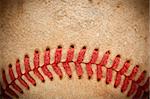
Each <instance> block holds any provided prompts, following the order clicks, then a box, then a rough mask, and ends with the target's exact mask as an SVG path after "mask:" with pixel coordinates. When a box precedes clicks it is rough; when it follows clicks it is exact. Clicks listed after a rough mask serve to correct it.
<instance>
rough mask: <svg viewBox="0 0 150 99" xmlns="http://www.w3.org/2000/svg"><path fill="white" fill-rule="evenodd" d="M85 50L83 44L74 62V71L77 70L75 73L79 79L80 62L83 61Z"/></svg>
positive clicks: (81, 72) (80, 72)
mask: <svg viewBox="0 0 150 99" xmlns="http://www.w3.org/2000/svg"><path fill="white" fill-rule="evenodd" d="M85 52H86V47H85V46H84V47H83V48H82V49H81V50H80V52H79V54H78V58H77V60H76V61H75V62H74V63H75V67H76V72H77V75H78V77H79V79H80V78H81V76H82V74H83V70H82V67H81V63H82V61H83V58H84V55H85Z"/></svg>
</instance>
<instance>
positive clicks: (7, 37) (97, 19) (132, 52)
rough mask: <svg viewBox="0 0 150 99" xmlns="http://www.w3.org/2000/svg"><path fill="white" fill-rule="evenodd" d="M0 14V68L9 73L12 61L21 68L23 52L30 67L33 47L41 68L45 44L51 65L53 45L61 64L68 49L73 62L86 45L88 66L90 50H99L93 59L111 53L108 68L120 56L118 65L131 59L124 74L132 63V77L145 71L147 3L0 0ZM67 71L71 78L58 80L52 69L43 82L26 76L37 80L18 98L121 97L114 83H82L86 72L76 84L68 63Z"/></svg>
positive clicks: (133, 0)
mask: <svg viewBox="0 0 150 99" xmlns="http://www.w3.org/2000/svg"><path fill="white" fill-rule="evenodd" d="M0 11H1V12H0V19H1V20H0V68H4V69H5V70H7V69H8V64H9V63H11V64H12V65H13V68H14V69H15V66H14V65H15V62H16V59H17V58H19V59H20V60H21V63H22V64H23V57H24V55H25V54H28V55H29V56H30V59H31V60H30V61H31V66H33V60H32V59H33V53H34V50H35V49H38V50H39V51H40V55H41V56H40V57H41V58H40V59H41V60H40V64H41V65H42V64H43V52H44V50H45V48H46V47H47V46H48V47H50V49H51V52H52V54H51V58H52V59H51V61H53V60H54V52H55V49H56V48H57V46H58V45H61V46H62V48H63V56H62V60H65V57H66V53H67V50H68V48H69V46H70V45H71V44H74V45H75V58H74V60H75V59H76V57H77V55H78V52H79V50H80V49H81V48H82V47H83V46H86V47H87V52H86V55H85V59H84V62H88V61H89V59H90V57H91V53H92V51H93V50H94V49H95V48H99V51H100V57H99V59H98V61H100V59H101V58H102V56H103V54H104V53H105V52H106V51H108V50H110V52H111V56H110V60H109V63H108V67H109V66H110V64H111V61H112V60H113V59H114V57H115V56H116V55H118V54H120V55H121V64H120V65H119V66H120V67H121V66H122V65H123V63H124V62H125V61H126V60H128V59H129V60H131V67H130V69H129V72H128V73H130V72H131V71H130V70H131V69H132V68H133V66H135V65H139V66H140V72H139V73H138V75H139V74H140V73H141V72H142V71H143V70H147V71H149V67H148V66H149V65H150V63H149V62H148V61H149V60H150V59H149V55H150V54H149V52H148V50H149V48H148V34H149V30H148V24H149V23H148V0H1V1H0ZM83 67H84V66H83ZM93 68H94V66H93ZM72 69H73V70H74V73H73V78H71V79H69V78H68V77H67V76H64V78H63V79H62V80H59V78H58V76H57V75H56V74H55V73H54V72H53V71H52V72H53V74H54V80H53V81H50V80H49V79H48V78H46V77H45V79H46V82H45V83H41V81H40V80H39V79H38V78H36V77H35V76H34V75H33V74H32V73H31V75H32V76H33V77H35V79H37V86H36V87H33V86H32V85H31V84H30V83H29V85H30V86H31V88H30V90H29V91H27V90H26V89H24V94H23V95H19V96H20V98H21V99H35V98H36V99H127V97H126V93H123V94H122V93H121V91H120V87H119V88H117V89H115V88H114V87H113V82H114V81H113V82H112V83H111V84H109V85H106V84H105V79H102V81H100V82H97V81H96V74H94V77H93V78H92V79H91V80H88V79H87V74H86V73H84V76H83V78H82V79H80V80H79V79H78V77H77V75H76V72H75V68H74V65H73V64H72ZM22 70H23V71H24V68H23V67H22ZM0 73H1V72H0ZM15 74H16V73H15ZM64 75H65V73H64ZM0 81H1V82H2V79H1V78H0ZM2 85H3V83H2Z"/></svg>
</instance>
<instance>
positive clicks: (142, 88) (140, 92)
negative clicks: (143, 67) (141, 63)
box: [133, 78, 149, 99]
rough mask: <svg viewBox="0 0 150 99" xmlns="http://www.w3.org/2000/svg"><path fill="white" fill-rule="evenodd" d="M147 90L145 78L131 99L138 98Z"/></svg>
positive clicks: (147, 84) (147, 83)
mask: <svg viewBox="0 0 150 99" xmlns="http://www.w3.org/2000/svg"><path fill="white" fill-rule="evenodd" d="M148 88H149V78H147V81H146V82H145V83H144V85H142V86H139V87H138V89H137V92H136V94H135V95H134V96H133V99H138V98H140V97H141V96H142V94H144V92H146V90H147V89H148Z"/></svg>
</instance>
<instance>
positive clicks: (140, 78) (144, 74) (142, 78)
mask: <svg viewBox="0 0 150 99" xmlns="http://www.w3.org/2000/svg"><path fill="white" fill-rule="evenodd" d="M145 76H146V71H143V72H142V73H141V75H140V76H139V78H138V79H137V81H136V83H138V84H140V83H141V82H142V81H143V80H144V79H145Z"/></svg>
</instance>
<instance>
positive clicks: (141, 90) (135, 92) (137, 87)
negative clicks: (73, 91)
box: [1, 45, 150, 99]
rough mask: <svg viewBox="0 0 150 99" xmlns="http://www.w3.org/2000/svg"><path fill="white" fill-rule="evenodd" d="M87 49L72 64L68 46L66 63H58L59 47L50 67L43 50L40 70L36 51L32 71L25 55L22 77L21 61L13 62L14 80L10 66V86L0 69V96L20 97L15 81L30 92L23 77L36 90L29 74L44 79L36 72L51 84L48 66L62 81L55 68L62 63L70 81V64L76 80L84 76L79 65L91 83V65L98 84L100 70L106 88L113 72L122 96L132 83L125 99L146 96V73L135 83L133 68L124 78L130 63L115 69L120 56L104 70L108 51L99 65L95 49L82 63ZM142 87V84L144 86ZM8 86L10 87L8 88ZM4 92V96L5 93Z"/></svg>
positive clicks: (36, 51) (100, 77)
mask: <svg viewBox="0 0 150 99" xmlns="http://www.w3.org/2000/svg"><path fill="white" fill-rule="evenodd" d="M86 50H87V48H86V46H84V47H83V48H82V49H81V50H80V51H79V53H78V57H77V60H76V61H73V58H74V45H71V46H70V48H69V50H68V51H67V56H66V60H65V61H63V62H62V61H61V56H62V47H61V46H58V48H57V49H56V51H55V58H54V62H53V63H50V48H48V47H47V48H46V50H45V51H44V64H43V65H42V66H39V64H40V57H39V56H40V53H39V51H38V50H35V52H34V58H33V64H34V68H33V69H31V67H30V61H29V56H28V55H27V54H26V55H25V56H24V67H25V73H22V71H21V66H20V61H19V59H17V61H16V65H15V67H16V72H17V77H15V76H14V72H13V69H12V65H11V64H9V70H8V71H9V76H10V79H11V82H10V83H8V81H7V78H6V74H5V70H4V69H2V79H3V82H4V84H5V86H6V87H5V88H4V89H3V88H1V89H2V93H3V96H4V97H8V98H10V96H9V95H7V93H9V94H10V95H11V96H15V97H17V98H18V97H19V96H18V94H17V93H16V92H15V91H14V90H16V91H17V92H19V93H22V94H23V90H22V89H21V88H20V86H19V85H17V84H16V83H15V81H16V80H18V81H19V82H20V84H21V85H22V86H24V87H25V88H26V89H29V85H28V84H27V81H25V80H24V79H22V76H23V75H24V76H25V77H26V79H27V80H28V81H29V82H30V83H31V84H32V85H34V86H36V81H35V79H34V78H33V77H32V76H31V75H30V72H31V71H33V73H34V74H35V75H36V76H37V77H38V78H39V79H40V80H41V81H42V82H44V81H45V79H44V76H43V75H42V74H41V73H40V71H39V68H41V69H42V72H43V74H44V75H45V76H47V77H48V78H49V79H50V80H53V74H52V73H51V72H50V70H49V69H48V66H52V68H53V70H54V71H55V73H56V74H57V75H58V76H59V77H60V79H62V77H63V73H62V70H61V69H60V67H59V66H58V64H59V63H62V66H63V68H64V70H65V72H66V74H67V75H68V77H69V78H71V77H72V70H71V67H70V65H69V63H74V64H75V69H76V73H77V75H78V77H79V79H81V77H82V75H83V68H82V66H81V64H85V65H86V71H87V75H88V78H89V79H91V77H92V75H93V70H92V65H93V64H95V65H96V75H97V81H100V80H101V79H102V78H103V76H102V72H103V71H102V67H105V68H106V78H105V79H106V84H110V83H111V81H112V79H113V72H116V76H115V83H114V87H115V88H117V87H118V86H119V85H121V92H122V93H124V92H125V91H127V88H128V87H129V83H130V82H131V87H130V89H129V90H128V91H127V96H128V97H130V96H133V97H132V98H133V99H137V98H139V97H142V96H143V95H146V93H147V92H148V91H149V89H148V88H149V78H150V77H148V78H147V80H146V82H144V81H145V79H146V71H143V72H142V73H141V74H140V76H139V77H138V79H137V80H135V76H136V74H137V73H138V71H139V66H138V65H136V66H134V68H133V69H132V71H131V73H130V74H129V75H126V74H125V73H126V72H127V70H128V69H129V66H130V61H129V60H127V61H126V62H125V63H124V65H123V66H122V68H121V69H120V70H119V71H117V68H118V65H119V63H120V59H121V57H120V55H117V56H116V57H115V58H114V60H113V62H112V65H111V67H110V68H108V67H106V65H107V63H108V59H109V56H110V51H107V52H106V53H105V54H104V55H103V57H102V59H101V61H100V62H99V63H98V64H96V61H97V59H98V56H99V51H98V49H94V50H93V53H92V55H91V59H90V61H89V62H87V63H84V62H83V59H84V57H85V53H86ZM123 76H124V77H125V79H124V80H123V83H122V84H121V80H122V77H123ZM143 82H144V84H142V85H141V83H143ZM10 86H12V87H13V89H12V88H10ZM6 92H7V93H6Z"/></svg>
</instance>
